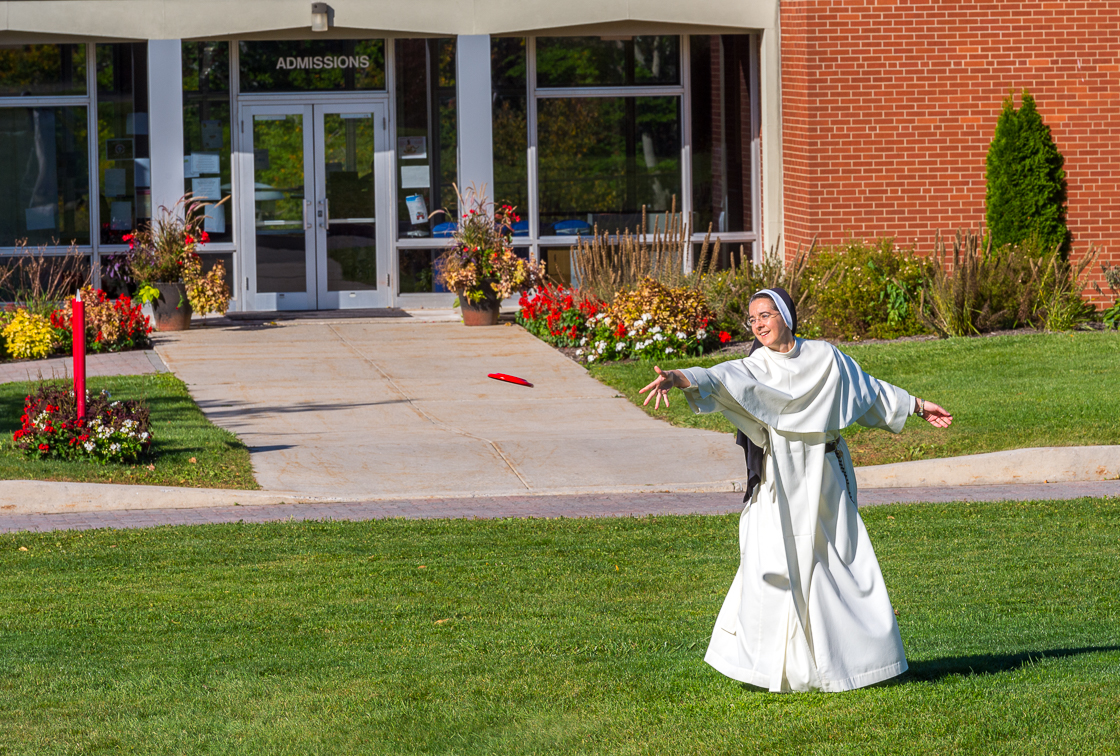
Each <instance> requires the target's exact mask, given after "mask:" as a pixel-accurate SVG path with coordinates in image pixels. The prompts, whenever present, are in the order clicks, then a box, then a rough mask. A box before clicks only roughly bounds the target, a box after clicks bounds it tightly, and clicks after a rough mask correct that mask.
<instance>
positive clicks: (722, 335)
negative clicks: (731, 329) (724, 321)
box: [719, 331, 731, 344]
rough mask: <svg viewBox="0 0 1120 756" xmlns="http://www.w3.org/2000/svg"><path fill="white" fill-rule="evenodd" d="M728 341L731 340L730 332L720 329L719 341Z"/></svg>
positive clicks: (722, 342) (723, 342) (724, 342)
mask: <svg viewBox="0 0 1120 756" xmlns="http://www.w3.org/2000/svg"><path fill="white" fill-rule="evenodd" d="M729 341H731V334H730V333H728V332H727V331H720V332H719V343H721V344H726V343H727V342H729Z"/></svg>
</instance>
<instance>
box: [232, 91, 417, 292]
mask: <svg viewBox="0 0 1120 756" xmlns="http://www.w3.org/2000/svg"><path fill="white" fill-rule="evenodd" d="M315 105H320V106H325V108H324V109H334V108H344V109H345V110H348V111H349V112H363V111H366V110H369V111H373V110H377V109H380V110H381V111H382V114H383V116H382V117H383V118H384V121H383V127H382V129H381V131H380V134H381V135H382V139H383V140H384V141H383V145H384V149H383V150H377V149H376V147H375V156H374V166H375V167H374V170H375V177H374V182H375V187H376V192H377V208H376V210H377V214H376V217H377V219H378V220H377V246H378V255H377V256H378V275H377V277H378V294H379V296H378V300H379V303H378V304H377V306H379V307H391V306H392V305H393V304H394V303H395V300H396V296H395V289H394V288H393V287H392V286H391V285H390V284H391V283H393V281H392V276H391V275H390V271H392V270H394V269H395V266H396V245H394V244H393V243H392V241H393V235H394V233H395V227H396V223H395V220H396V212H395V210H396V204H395V203H396V182H395V181H393V165H394V160H395V154H396V153H395V151H394V149H393V141H392V135H393V134H394V133H395V126H394V123H393V109H392V107H390V105H391V97H390V95H389V93H388V92H290V93H282V94H273V93H269V94H248V95H246V94H242V95H239V96H238V97H237V107H236V113H237V119H236V122H235V123H236V125H237V129H236V132H235V137H236V139H235V144H234V145H233V149H234V159H233V163H234V196H235V197H236V198H237V216H238V220H237V225H238V244H237V253H236V254H237V256H238V257H239V258H240V269H241V274H242V275H241V276H240V277H239V280H238V281H237V284H238V286H237V287H236V288H237V289H240V291H241V293H242V298H241V299H242V301H243V302H244V305H242V308H241V309H242V310H256V311H275V310H280V309H315V308H314V307H312V305H315V304H317V303H316V302H315V301H313V300H314V299H317V298H318V284H317V281H316V278H317V275H318V267H319V266H318V262H317V259H318V255H315V254H313V253H310V252H309V254H311V255H312V256H313V257H314V258H315V263H314V265H310V264H309V266H308V272H307V275H308V282H307V283H308V288H307V291H306V292H305V293H304V294H303V296H302V301H301V298H300V297H299V296H298V295H296V294H294V293H293V294H288V295H285V296H284V297H283V299H284V300H289V301H286V302H285V303H284V306H283V307H281V306H279V300H280V299H281V297H280V296H279V295H277V294H275V293H263V294H262V293H258V292H257V249H256V247H257V239H256V208H255V207H254V204H255V199H256V198H255V181H254V171H253V167H254V166H253V153H252V150H251V149H250V146H251V145H252V141H253V139H252V131H251V129H252V120H251V117H252V114H253V113H254V112H256V113H260V114H262V115H263V114H267V113H268V111H269V110H273V109H275V110H276V111H277V113H279V112H280V110H281V109H285V108H286V109H287V111H286V112H289V113H296V112H298V111H299V110H300V109H303V112H304V120H305V126H304V175H305V179H304V182H305V187H306V186H308V185H310V186H321V185H322V184H316V183H315V182H316V181H318V180H319V178H320V177H319V176H314V175H313V176H308V175H307V174H308V170H309V168H310V170H311V171H312V172H314V171H317V170H322V171H323V172H324V173H325V169H326V167H325V165H324V166H316V163H317V160H316V157H315V155H316V149H315V144H314V142H315V140H316V134H317V133H319V132H320V131H321V129H320V128H317V126H318V124H316V123H315V121H316V115H315V114H316V112H319V113H322V112H323V111H316V109H315V108H314V107H312V106H315ZM336 112H337V111H336ZM308 119H310V120H308ZM246 121H249V129H250V131H249V132H246ZM309 123H310V128H308V124H309ZM321 138H322V137H321V134H319V136H318V139H320V140H321ZM375 144H376V142H375ZM309 154H310V155H311V164H310V166H309V165H308V162H307V156H308V155H309ZM322 178H325V176H323V177H322ZM308 179H310V181H309V180H308ZM312 204H313V205H314V201H313V203H312ZM305 207H306V197H305ZM313 211H314V207H312V208H310V209H309V211H308V220H312V218H313V215H314V212H313ZM304 225H305V233H307V234H308V239H307V244H308V248H309V249H313V248H315V246H316V245H317V243H318V242H317V240H316V239H315V238H314V234H315V233H317V231H318V228H317V225H316V224H315V223H314V222H312V224H311V225H312V228H311V229H307V228H306V226H307V224H306V223H305V224H304ZM382 261H384V263H385V265H384V266H382ZM309 262H310V261H309ZM339 299H349V298H348V297H346V298H342V297H339ZM354 306H371V305H368V304H365V305H354ZM320 307H322V305H320ZM338 307H339V309H344V308H346V304H344V303H340V305H339V306H338ZM328 309H329V308H328Z"/></svg>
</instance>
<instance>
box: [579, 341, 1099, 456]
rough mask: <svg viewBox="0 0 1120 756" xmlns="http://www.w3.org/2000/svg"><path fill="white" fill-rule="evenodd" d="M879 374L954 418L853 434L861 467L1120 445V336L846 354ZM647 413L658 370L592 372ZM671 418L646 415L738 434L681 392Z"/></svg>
mask: <svg viewBox="0 0 1120 756" xmlns="http://www.w3.org/2000/svg"><path fill="white" fill-rule="evenodd" d="M842 349H843V351H844V352H846V353H847V354H849V355H851V356H852V357H853V358H854V359H855V360H856V361H857V362H859V364H860V366H862V367H863V369H864V370H866V371H867V372H868V373H870V374H871V375H873V376H875V377H876V378H881V379H882V380H884V381H887V382H889V383H893V384H895V385H897V386H900V387H902V388H904V389H906V390H907V391H909V392H910V393H911V394H915V395H917V396H920V397H922V398H923V399H928V400H930V401H933V402H936V403H938V404H940V405H941V406H943V407H945V408H946V409H947V410H949V411H950V412H952V413H953V425H952V427H950V428H948V429H945V430H939V429H936V428H933V427H931V426H930V425H929V424H928V423H926V422H925V421H923V420H920V419H918V418H916V417H911V418H910V420H909V421H908V422H907V424H906V429H905V430H904V431H903V432H902V433H901V434H899V435H894V434H892V433H889V432H885V431H880V430H868V429H866V428H862V427H858V426H857V427H856V428H852V429H850V430H848V431H846V433H845V435H846V436H847V439H848V445H849V447H850V449H851V452H852V458H853V460H854V461H855V463H856V464H857V465H876V464H883V463H887V462H900V461H905V460H910V459H924V458H933V457H953V456H958V455H962V454H979V453H982V452H991V451H1000V450H1003V449H1022V448H1029V447H1037V446H1082V445H1095V444H1120V422H1118V421H1117V418H1120V390H1117V389H1118V387H1120V334H1118V333H1117V332H1115V331H1103V332H1102V331H1097V332H1082V333H1073V334H1029V335H1014V336H992V337H988V338H975V339H946V340H943V341H919V342H896V343H888V344H865V345H844V346H843V347H842ZM739 357H741V355H740V356H730V357H728V356H724V357H720V358H707V359H704V358H693V359H687V360H676V361H665V362H662V363H660V366H661V367H662V368H664V369H671V368H681V367H691V366H694V365H699V366H701V367H710V366H712V365H714V364H716V363H718V362H722V361H723V360H726V359H738V358H739ZM591 374H592V375H594V376H595V377H596V378H598V379H599V380H601V381H603V382H604V383H607V384H608V385H610V386H612V387H614V388H616V389H618V390H619V392H620V393H623V394H625V395H626V396H627V397H629V398H630V399H631V400H632V401H634V402H635V403H636V404H638V405H639V406H640V405H641V402H642V401H644V399H645V398H644V396H640V395H639V394H638V389H640V388H642V387H643V386H645V385H646V384H647V383H649V382H650V381H651V380H652V379H653V375H654V373H653V368H652V365H651V364H649V363H639V362H631V363H613V364H606V365H601V366H597V367H594V368H592V369H591ZM672 396H673V397H675V400H673V399H672V398H671V400H670V401H672V404H671V405H670V407H669V410H668V411H666V410H664V409H662V410H659V411H657V412H654V411H653V409H652V408H653V404H652V403H651V404H650V405H649V406H648V407H646V410H647V411H648V412H650V413H651V414H654V415H658V416H660V417H663V418H665V419H666V420H668V421H669V422H671V423H673V424H674V425H683V426H688V427H694V428H708V429H710V430H719V431H727V432H733V431H734V429H733V428H732V426H731V424H730V423H728V422H727V420H725V419H724V417H723V415H719V414H714V415H694V414H692V412H691V411H690V410H689V409H688V405H687V403H686V402H685V401H684V397H683V396H682V395H681V394H680V393H679V392H674V394H673V395H672Z"/></svg>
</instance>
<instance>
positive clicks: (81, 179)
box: [0, 44, 90, 247]
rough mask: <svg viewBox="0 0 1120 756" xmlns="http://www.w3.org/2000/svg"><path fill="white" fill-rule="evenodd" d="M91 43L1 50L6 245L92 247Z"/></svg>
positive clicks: (0, 193)
mask: <svg viewBox="0 0 1120 756" xmlns="http://www.w3.org/2000/svg"><path fill="white" fill-rule="evenodd" d="M87 74H88V58H87V47H86V45H72V44H67V45H52V44H40V45H4V46H0V247H13V246H16V245H20V244H24V243H26V244H27V245H29V246H33V247H34V246H52V247H53V246H67V245H70V244H78V245H87V244H89V243H90V204H89V196H90V189H89V187H90V171H89V151H90V147H89V145H90V139H89V137H90V133H89V129H90V122H89V117H90V97H89V94H90V93H89V84H88V76H87Z"/></svg>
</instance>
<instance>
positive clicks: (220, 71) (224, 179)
mask: <svg viewBox="0 0 1120 756" xmlns="http://www.w3.org/2000/svg"><path fill="white" fill-rule="evenodd" d="M183 150H184V152H183V154H184V155H186V156H187V157H188V162H187V163H186V165H185V176H186V179H187V190H188V191H193V192H194V194H195V196H196V197H201V196H206V197H209V198H211V199H215V200H218V199H221V198H223V197H228V196H229V194H230V191H231V187H232V181H231V180H230V176H231V175H232V174H231V173H230V103H229V43H227V42H184V43H183ZM196 156H197V157H196ZM214 158H217V161H218V164H217V167H218V170H217V171H214V170H212V169H213V168H214ZM214 179H218V182H217V185H215V182H214ZM205 230H206V232H207V233H208V234H210V241H211V242H232V241H233V203H232V202H226V203H224V204H222V205H211V206H210V207H208V208H207V211H206V221H205Z"/></svg>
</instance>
